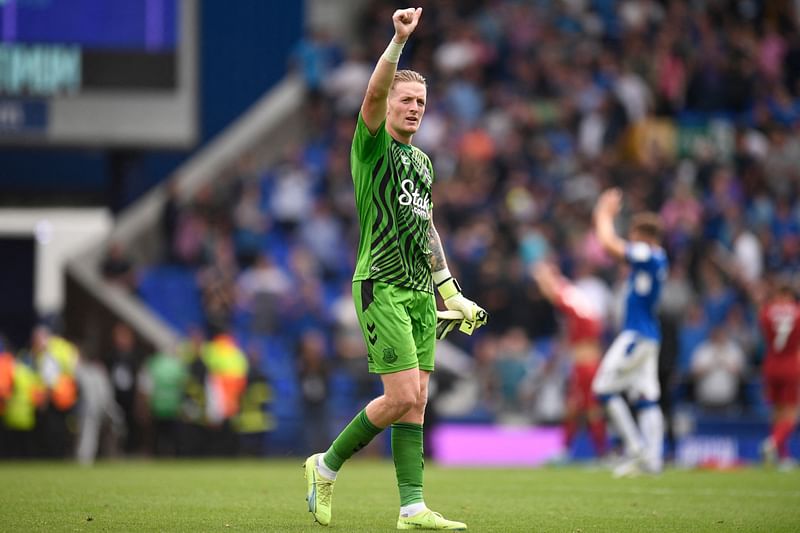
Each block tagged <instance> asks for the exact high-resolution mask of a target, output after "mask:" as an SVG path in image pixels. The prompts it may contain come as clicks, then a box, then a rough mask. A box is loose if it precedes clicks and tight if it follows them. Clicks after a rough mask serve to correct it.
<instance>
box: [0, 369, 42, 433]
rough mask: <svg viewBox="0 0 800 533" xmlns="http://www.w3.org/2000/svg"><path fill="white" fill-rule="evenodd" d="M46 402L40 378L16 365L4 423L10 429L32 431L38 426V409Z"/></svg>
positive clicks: (31, 371)
mask: <svg viewBox="0 0 800 533" xmlns="http://www.w3.org/2000/svg"><path fill="white" fill-rule="evenodd" d="M43 400H44V388H43V387H42V383H41V381H40V380H39V376H37V375H36V373H35V372H34V371H33V370H32V369H30V368H29V367H28V365H25V364H23V363H20V362H16V363H15V364H14V382H13V391H12V393H11V396H10V397H9V398H8V401H6V408H5V412H4V413H3V422H4V423H5V425H6V427H7V428H9V429H13V430H17V431H30V430H32V429H33V428H34V426H35V425H36V407H37V406H39V405H41V404H42V402H43Z"/></svg>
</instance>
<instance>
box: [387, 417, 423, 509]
mask: <svg viewBox="0 0 800 533" xmlns="http://www.w3.org/2000/svg"><path fill="white" fill-rule="evenodd" d="M392 457H393V458H394V469H395V472H396V473H397V488H399V489H400V505H401V506H404V505H411V504H412V503H418V502H421V501H424V500H423V498H422V472H423V469H424V467H425V460H424V459H423V457H422V426H421V425H420V424H408V423H405V422H397V423H395V424H392Z"/></svg>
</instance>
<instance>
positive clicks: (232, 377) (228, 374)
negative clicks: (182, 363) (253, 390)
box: [203, 335, 247, 423]
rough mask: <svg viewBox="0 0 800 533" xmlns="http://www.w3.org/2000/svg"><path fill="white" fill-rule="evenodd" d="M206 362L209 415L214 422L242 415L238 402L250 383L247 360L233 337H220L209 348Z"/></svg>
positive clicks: (204, 358) (204, 359)
mask: <svg viewBox="0 0 800 533" xmlns="http://www.w3.org/2000/svg"><path fill="white" fill-rule="evenodd" d="M203 361H204V362H205V364H206V367H207V368H208V377H207V383H206V388H207V393H206V397H207V398H206V400H207V401H206V416H207V418H208V420H209V421H210V422H212V423H215V422H220V421H222V420H226V419H229V418H231V417H232V416H234V415H236V413H238V412H239V400H240V398H241V396H242V392H244V388H245V385H246V384H247V358H246V357H245V355H244V353H242V351H241V350H240V349H239V347H238V346H237V345H236V342H235V341H234V340H233V337H231V336H229V335H218V336H216V337H215V338H214V339H213V340H212V341H211V342H209V343H208V344H207V346H206V349H205V350H204V353H203Z"/></svg>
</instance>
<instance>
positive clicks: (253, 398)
mask: <svg viewBox="0 0 800 533" xmlns="http://www.w3.org/2000/svg"><path fill="white" fill-rule="evenodd" d="M271 400H272V389H270V386H269V384H268V383H267V380H266V378H265V377H264V376H263V375H261V374H259V373H257V372H253V371H252V369H251V371H250V373H249V374H248V376H247V386H246V388H245V390H244V394H242V401H241V410H240V411H239V414H238V415H236V418H235V419H234V421H233V425H234V428H235V429H236V431H238V432H239V433H263V432H265V431H269V430H271V429H273V428H274V427H275V419H274V418H273V416H272V414H271V413H269V412H267V404H268V403H269V402H270V401H271Z"/></svg>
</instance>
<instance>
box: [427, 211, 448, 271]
mask: <svg viewBox="0 0 800 533" xmlns="http://www.w3.org/2000/svg"><path fill="white" fill-rule="evenodd" d="M428 248H429V249H430V256H429V258H428V260H429V261H430V263H431V271H432V272H437V271H439V270H443V269H445V268H447V260H446V259H445V258H444V249H443V248H442V240H441V239H440V238H439V232H438V231H436V227H435V226H434V225H433V221H431V224H430V226H429V227H428Z"/></svg>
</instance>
